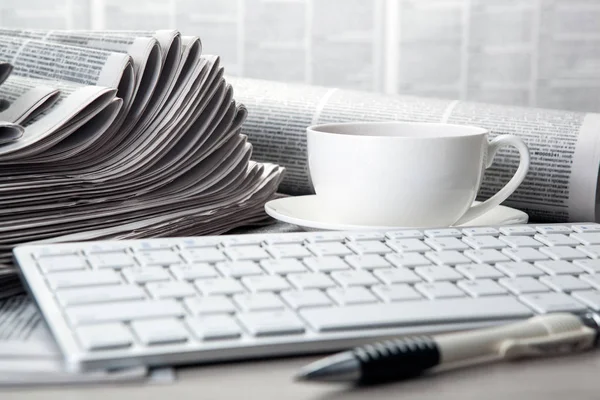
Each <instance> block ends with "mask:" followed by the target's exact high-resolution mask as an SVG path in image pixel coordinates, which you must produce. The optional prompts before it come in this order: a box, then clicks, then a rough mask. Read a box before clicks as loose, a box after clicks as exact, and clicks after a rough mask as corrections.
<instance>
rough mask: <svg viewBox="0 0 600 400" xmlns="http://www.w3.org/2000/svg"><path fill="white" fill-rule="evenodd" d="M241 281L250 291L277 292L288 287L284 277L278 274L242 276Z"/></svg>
mask: <svg viewBox="0 0 600 400" xmlns="http://www.w3.org/2000/svg"><path fill="white" fill-rule="evenodd" d="M242 283H243V284H244V286H246V287H247V288H248V289H250V290H251V291H252V292H255V293H256V292H279V291H281V290H286V289H290V284H289V283H288V281H287V280H285V278H282V277H281V276H278V275H264V276H248V277H245V278H242Z"/></svg>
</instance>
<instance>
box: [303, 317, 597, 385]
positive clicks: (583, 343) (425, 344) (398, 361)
mask: <svg viewBox="0 0 600 400" xmlns="http://www.w3.org/2000/svg"><path fill="white" fill-rule="evenodd" d="M599 332H600V316H598V315H597V314H595V313H588V314H585V315H575V314H570V313H553V314H546V315H539V316H535V317H532V318H530V319H527V320H524V321H521V322H516V323H512V324H507V325H499V326H495V327H491V328H484V329H477V330H471V331H461V332H454V333H447V334H441V335H435V336H415V337H405V338H398V339H394V340H385V341H381V342H376V343H373V344H368V345H364V346H359V347H356V348H354V349H352V350H349V351H345V352H342V353H338V354H335V355H332V356H329V357H326V358H324V359H321V360H318V361H316V362H314V363H311V364H309V365H307V366H305V367H304V368H302V369H301V370H300V372H299V373H298V374H297V375H296V377H295V379H296V380H298V381H319V382H349V383H357V384H374V383H380V382H387V381H395V380H402V379H408V378H411V377H416V376H418V375H421V374H423V373H424V372H426V371H428V370H430V369H432V368H434V367H450V368H452V366H454V365H461V366H462V365H465V363H466V364H468V363H470V362H482V361H498V360H508V359H516V358H523V357H534V356H550V355H562V354H570V353H575V352H581V351H585V350H589V349H592V348H594V347H595V346H596V344H597V342H598V337H599Z"/></svg>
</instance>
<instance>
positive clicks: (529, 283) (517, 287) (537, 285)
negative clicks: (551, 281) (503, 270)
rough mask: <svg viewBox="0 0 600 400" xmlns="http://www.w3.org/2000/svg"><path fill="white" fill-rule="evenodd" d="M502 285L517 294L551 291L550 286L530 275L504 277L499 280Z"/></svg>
mask: <svg viewBox="0 0 600 400" xmlns="http://www.w3.org/2000/svg"><path fill="white" fill-rule="evenodd" d="M498 283H500V284H501V285H502V286H504V287H505V288H507V289H508V290H510V291H511V292H513V293H514V294H516V295H519V294H526V293H540V292H549V291H550V288H549V287H548V286H546V285H544V284H543V283H541V282H540V281H538V280H537V279H534V278H532V277H530V276H522V277H519V278H510V279H509V278H502V279H500V280H498Z"/></svg>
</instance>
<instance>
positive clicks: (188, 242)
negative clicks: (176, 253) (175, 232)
mask: <svg viewBox="0 0 600 400" xmlns="http://www.w3.org/2000/svg"><path fill="white" fill-rule="evenodd" d="M222 241H223V237H221V236H219V237H207V236H200V237H192V238H186V239H184V240H183V241H182V242H180V244H179V247H180V248H182V249H201V248H212V249H214V248H216V247H217V246H219V245H220V244H221V242H222Z"/></svg>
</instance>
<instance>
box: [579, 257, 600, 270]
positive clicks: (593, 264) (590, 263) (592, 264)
mask: <svg viewBox="0 0 600 400" xmlns="http://www.w3.org/2000/svg"><path fill="white" fill-rule="evenodd" d="M573 264H575V265H577V266H578V267H581V268H583V269H584V270H586V272H589V273H590V274H594V273H596V272H600V260H598V259H596V260H590V259H588V258H586V259H584V260H573Z"/></svg>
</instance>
